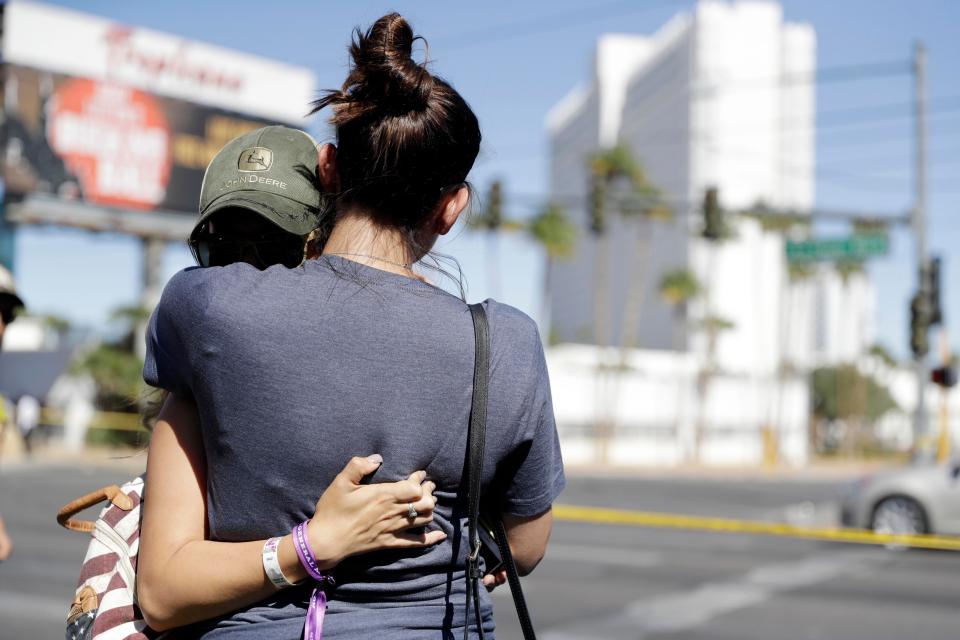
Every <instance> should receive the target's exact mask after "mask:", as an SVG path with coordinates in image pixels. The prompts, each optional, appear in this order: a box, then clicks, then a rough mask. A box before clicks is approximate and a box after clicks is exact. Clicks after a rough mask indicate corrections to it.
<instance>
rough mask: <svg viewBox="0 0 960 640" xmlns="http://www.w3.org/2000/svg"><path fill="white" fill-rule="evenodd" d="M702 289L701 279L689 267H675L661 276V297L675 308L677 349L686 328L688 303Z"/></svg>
mask: <svg viewBox="0 0 960 640" xmlns="http://www.w3.org/2000/svg"><path fill="white" fill-rule="evenodd" d="M701 291H703V287H702V286H701V285H700V281H699V280H697V277H696V276H695V275H694V274H693V272H692V271H690V270H689V269H674V270H672V271H668V272H667V273H665V274H663V277H662V278H660V297H661V298H662V299H663V301H664V302H666V303H667V304H668V305H670V307H671V308H672V310H673V331H674V334H673V347H674V348H675V349H677V350H679V349H680V342H681V340H680V338H681V337H682V335H683V332H684V331H685V329H686V322H687V321H686V310H687V303H688V302H689V301H690V300H691V299H693V298H695V297H697V296H698V295H700V292H701Z"/></svg>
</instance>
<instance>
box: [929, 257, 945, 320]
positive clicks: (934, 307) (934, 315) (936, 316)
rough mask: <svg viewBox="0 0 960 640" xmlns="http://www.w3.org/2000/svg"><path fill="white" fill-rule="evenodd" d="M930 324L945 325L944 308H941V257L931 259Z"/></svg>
mask: <svg viewBox="0 0 960 640" xmlns="http://www.w3.org/2000/svg"><path fill="white" fill-rule="evenodd" d="M929 269H930V273H929V275H928V277H929V278H930V324H943V307H941V306H940V256H936V257H934V258H931V259H930V267H929Z"/></svg>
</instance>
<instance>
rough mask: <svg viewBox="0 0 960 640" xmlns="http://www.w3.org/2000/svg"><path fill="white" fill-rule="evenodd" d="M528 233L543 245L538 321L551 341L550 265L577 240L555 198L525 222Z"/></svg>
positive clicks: (569, 254)
mask: <svg viewBox="0 0 960 640" xmlns="http://www.w3.org/2000/svg"><path fill="white" fill-rule="evenodd" d="M527 232H528V233H529V234H530V237H531V238H533V240H534V241H535V242H536V243H537V244H539V245H540V246H541V247H543V250H544V253H546V256H547V262H546V265H545V267H544V273H543V302H542V304H543V307H542V310H541V312H540V318H541V320H540V322H541V324H542V325H543V328H544V336H545V338H546V340H547V343H548V344H549V343H552V342H553V331H552V329H551V325H550V290H551V287H552V286H553V267H554V264H555V263H556V261H557V260H563V259H566V258H569V257H570V256H571V255H573V251H574V248H575V247H576V244H577V228H576V226H574V224H573V223H572V222H571V221H570V217H569V216H568V215H567V212H566V211H565V210H564V209H563V207H561V206H560V205H559V204H557V203H555V202H550V203H547V205H546V206H545V207H544V208H543V210H542V211H541V212H540V213H538V214H537V215H536V216H534V217H533V218H532V219H531V220H530V222H529V224H528V225H527Z"/></svg>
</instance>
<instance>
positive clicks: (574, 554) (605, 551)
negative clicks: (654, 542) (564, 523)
mask: <svg viewBox="0 0 960 640" xmlns="http://www.w3.org/2000/svg"><path fill="white" fill-rule="evenodd" d="M545 560H549V561H553V560H561V561H567V562H590V563H594V564H610V565H616V566H627V567H639V568H641V569H644V568H647V567H655V566H657V565H658V564H660V563H661V556H660V554H659V553H656V552H653V551H642V550H639V549H625V548H622V547H595V546H591V545H586V544H561V543H554V544H551V545H549V546H548V547H547V555H546V558H545Z"/></svg>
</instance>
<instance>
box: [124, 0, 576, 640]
mask: <svg viewBox="0 0 960 640" xmlns="http://www.w3.org/2000/svg"><path fill="white" fill-rule="evenodd" d="M414 40H415V38H414V33H413V31H412V29H411V27H410V25H409V24H408V23H407V21H406V20H405V19H404V18H403V17H401V16H400V15H398V14H395V13H393V14H389V15H386V16H384V17H382V18H380V19H379V20H377V21H376V23H374V25H373V26H372V27H370V29H369V30H367V31H366V32H360V31H359V30H358V31H357V33H356V36H355V38H354V41H353V43H352V45H351V47H350V55H351V59H352V63H351V67H350V71H349V74H348V76H347V78H346V81H345V82H344V84H343V86H342V87H341V88H340V89H338V90H333V91H329V92H327V93H326V94H325V95H324V96H323V97H321V98H320V99H319V100H318V101H317V102H316V103H315V104H314V107H315V109H314V110H315V111H320V110H323V109H327V108H329V109H330V110H331V112H332V113H331V116H330V121H331V122H332V124H333V125H334V126H335V128H336V146H334V145H324V146H322V147H321V148H320V150H319V175H320V181H321V183H322V186H323V188H324V190H325V191H327V192H328V193H331V194H333V195H334V197H335V212H334V214H333V215H334V219H333V221H332V222H333V228H332V231H331V233H330V236H329V240H328V241H327V244H326V246H325V248H324V250H323V254H322V255H321V256H320V257H319V258H317V259H314V260H307V261H305V262H304V263H303V264H302V265H301V266H299V267H297V268H295V269H286V268H283V267H279V266H277V267H270V268H268V269H265V270H263V271H259V270H257V269H255V268H253V267H250V266H249V265H246V264H234V265H230V266H227V267H214V268H208V269H195V270H187V271H184V272H181V273H179V274H177V275H176V276H174V278H173V279H171V281H170V282H169V284H168V285H167V287H166V290H165V291H164V294H163V298H162V300H161V302H160V304H159V306H158V307H157V310H156V312H155V314H154V317H153V319H152V320H151V323H150V328H149V331H148V336H147V342H148V356H147V364H146V366H145V372H147V374H148V375H147V377H148V381H149V382H151V383H152V384H154V385H156V386H162V387H164V388H166V389H168V390H171V391H173V392H174V393H180V394H188V395H190V396H192V397H193V398H194V399H195V401H196V404H197V407H198V409H199V411H200V415H201V419H202V424H203V434H202V436H203V437H202V445H194V448H195V449H199V450H194V451H190V450H189V449H190V447H187V448H186V449H187V450H186V451H184V450H179V453H178V451H177V450H174V449H176V448H174V447H171V450H170V451H166V453H165V454H164V453H161V454H162V455H165V456H166V459H175V458H176V456H181V457H182V458H184V459H191V458H195V457H197V456H200V457H201V458H202V459H204V460H205V465H206V474H207V477H206V485H207V487H208V492H207V496H206V503H205V505H202V506H204V509H201V510H200V511H199V514H201V515H200V516H198V515H197V514H198V511H197V505H196V503H194V504H193V505H192V506H190V507H186V506H184V505H183V504H182V502H183V500H184V499H183V498H181V497H178V496H172V495H165V496H164V495H159V496H154V495H151V497H150V498H151V500H153V501H154V505H153V507H152V508H153V509H154V512H153V513H154V514H161V515H162V517H163V519H164V521H165V522H177V521H179V520H181V519H184V518H188V519H189V518H197V517H201V518H203V517H205V523H204V524H203V526H204V527H206V533H205V537H206V538H207V539H211V540H219V541H224V542H232V543H236V544H235V546H236V548H237V549H238V553H237V555H236V560H231V561H230V562H229V563H224V562H222V561H220V562H217V563H215V564H216V566H210V564H211V563H210V562H208V563H206V564H205V563H204V559H203V558H202V557H198V558H197V559H196V562H197V565H198V566H196V567H192V568H190V569H189V570H188V569H186V568H183V569H177V570H178V571H183V573H184V576H183V577H184V580H186V579H189V578H191V576H190V575H187V574H189V573H191V572H192V579H193V580H194V584H193V588H192V589H191V590H190V593H191V594H192V595H189V596H184V595H182V594H170V593H160V592H158V590H157V588H156V585H157V584H158V582H157V581H156V580H155V579H153V580H151V578H149V577H145V576H144V575H141V576H140V578H139V582H138V586H139V588H140V592H139V597H140V606H141V608H142V610H143V612H144V614H145V616H146V618H147V621H148V623H150V624H151V626H152V627H154V628H157V629H169V628H172V627H177V626H180V625H182V624H185V623H193V624H192V625H191V626H189V627H186V628H183V629H178V630H177V631H175V632H174V633H173V636H172V637H177V638H181V637H182V638H204V639H205V640H213V639H216V640H219V639H221V638H224V639H230V640H234V639H246V638H250V639H253V638H256V639H258V640H260V639H268V640H270V639H277V640H280V639H285V640H295V639H296V638H299V637H300V635H301V633H302V634H303V636H304V638H305V639H306V640H314V639H315V638H325V639H327V640H331V639H333V640H338V639H343V640H351V639H360V638H373V637H377V638H390V639H396V640H414V639H416V640H422V639H424V638H437V639H440V638H452V637H454V635H455V634H460V635H464V634H466V635H468V636H470V637H479V636H480V633H481V632H480V629H478V628H477V622H476V621H475V620H474V619H473V616H467V612H466V611H465V610H464V607H463V602H464V596H465V594H466V578H465V574H464V566H465V562H466V557H467V534H466V529H467V517H466V509H465V506H466V505H465V502H466V487H465V485H464V484H463V479H464V459H465V455H466V448H467V429H468V423H469V415H470V408H471V396H472V380H473V369H474V334H473V324H472V321H471V314H470V311H469V309H468V306H467V304H466V303H465V302H464V300H463V299H462V298H461V297H457V296H454V295H451V294H449V293H447V292H446V291H444V290H443V289H440V288H438V287H435V286H433V285H431V284H429V283H427V282H426V281H424V279H423V278H422V277H421V276H419V275H418V274H417V273H416V272H415V271H414V270H413V267H414V265H415V264H416V263H418V262H420V261H422V260H423V259H424V258H425V257H428V256H429V255H430V251H431V249H432V247H433V245H434V243H435V242H436V240H437V238H438V237H439V236H441V235H444V234H446V233H447V232H449V231H450V229H451V228H452V227H453V226H454V224H455V223H456V222H457V220H458V219H459V217H460V215H461V214H462V213H463V211H464V210H465V209H466V207H467V205H468V203H469V199H470V188H469V185H468V184H467V182H466V179H467V174H468V173H469V171H470V169H471V168H472V166H473V163H474V161H475V159H476V157H477V153H478V152H479V148H480V139H481V136H480V127H479V124H478V121H477V118H476V116H475V115H474V113H473V111H472V110H471V109H470V107H469V105H468V104H467V103H466V101H465V100H464V99H463V97H462V96H461V95H460V94H459V93H458V92H457V91H456V90H455V89H454V88H453V87H452V86H451V85H450V84H449V83H447V82H446V81H445V80H443V79H442V78H440V77H438V76H435V75H433V74H432V73H431V72H430V71H429V70H428V69H427V68H426V66H425V65H424V64H420V63H418V62H416V61H415V60H414V59H413V57H412V48H413V44H414ZM484 306H485V309H486V312H487V316H488V318H489V324H490V343H491V352H490V370H489V397H490V401H489V405H488V413H487V437H486V451H485V455H484V465H483V476H482V479H481V486H482V493H483V496H484V500H485V502H486V503H487V504H488V506H489V507H491V508H493V509H495V510H499V511H500V513H502V515H503V519H504V522H505V525H506V528H507V539H508V542H509V544H510V547H511V549H512V551H513V554H514V558H515V561H516V563H517V565H518V568H519V570H520V572H521V574H525V573H529V572H530V571H532V570H533V568H534V567H535V566H536V565H537V563H538V562H539V561H540V559H541V558H542V557H543V555H544V552H545V549H546V544H547V540H548V538H549V534H550V529H551V505H552V503H553V501H554V499H555V498H556V497H557V495H558V494H559V493H560V491H561V490H562V488H563V485H564V475H563V464H562V460H561V457H560V449H559V444H558V440H557V432H556V426H555V423H554V417H553V408H552V404H551V399H550V386H549V380H548V377H547V370H546V365H545V361H544V354H543V348H542V344H541V341H540V336H539V335H538V332H537V328H536V325H535V324H534V322H533V321H532V320H531V319H530V318H528V317H527V316H525V315H524V314H523V313H521V312H520V311H518V310H516V309H514V308H512V307H509V306H507V305H503V304H500V303H497V302H495V301H493V300H487V301H486V302H485V303H484ZM193 439H194V440H198V439H199V438H198V437H197V436H194V437H193ZM370 450H373V451H379V452H382V454H383V462H382V464H381V465H380V467H379V469H378V470H377V471H376V473H375V474H373V475H372V477H370V479H369V481H370V482H372V483H373V484H374V485H376V484H378V483H391V482H396V481H400V480H403V479H404V478H407V477H408V476H410V474H411V473H413V472H414V471H416V470H418V469H422V470H424V471H425V477H422V478H418V479H419V480H421V481H426V482H429V483H432V486H435V489H434V492H433V495H434V499H435V504H434V509H433V512H432V514H431V517H429V518H425V519H421V518H418V514H417V513H416V511H417V509H416V506H415V505H416V499H417V498H422V496H423V493H422V490H420V491H419V492H417V491H413V489H414V488H415V487H413V486H411V495H409V496H403V498H402V500H401V501H405V502H408V503H409V504H407V505H406V507H405V509H406V511H407V512H408V513H407V515H408V516H409V518H410V520H409V522H410V525H411V529H410V531H409V532H408V533H407V534H406V538H405V541H406V542H408V544H397V545H395V546H394V547H393V548H387V549H382V550H378V551H373V552H367V553H361V552H357V551H355V550H354V551H349V552H345V551H344V548H343V547H344V545H343V544H342V543H339V542H337V541H334V542H331V540H330V536H329V535H321V532H320V531H319V529H318V528H320V529H322V528H323V527H324V526H329V527H335V526H337V524H336V523H335V522H329V521H327V522H326V523H324V522H317V521H316V520H317V519H313V520H311V516H312V515H313V514H314V510H315V509H316V510H317V513H319V512H320V510H319V509H318V505H317V499H318V496H320V494H321V493H322V492H323V490H324V488H325V487H327V486H328V485H330V483H332V482H338V480H337V472H338V471H339V469H340V468H341V467H342V466H343V464H344V462H345V461H346V459H347V458H349V457H350V455H351V452H354V451H370ZM150 455H151V456H154V451H153V450H152V448H151V454H150ZM151 473H154V472H153V470H151ZM163 473H164V471H163V467H159V468H158V469H157V474H156V475H161V476H162V475H163ZM156 475H154V476H151V483H152V484H151V487H154V486H157V484H160V485H163V479H162V478H161V479H160V480H159V481H158V479H157V477H156ZM196 483H197V484H198V485H201V486H202V483H203V479H202V478H197V479H196ZM411 484H412V485H416V484H417V483H416V482H414V483H411ZM418 486H419V485H418ZM361 488H363V487H361ZM192 493H200V492H192ZM192 493H191V495H192ZM414 494H416V495H414ZM190 500H194V501H195V500H196V498H190ZM382 500H384V501H386V500H397V496H392V495H391V496H385V497H383V498H382ZM377 506H378V507H379V506H380V505H377ZM204 510H205V514H204ZM148 515H149V514H148ZM156 517H160V516H156ZM424 520H426V521H424ZM193 526H197V525H196V524H194V525H193ZM159 529H160V527H156V529H155V530H159ZM291 532H292V535H291V537H290V538H284V539H283V540H284V544H288V545H292V547H293V549H292V550H288V551H286V552H285V555H284V552H283V549H282V548H281V549H280V551H281V553H280V556H281V557H280V561H279V562H278V561H277V559H276V557H273V556H271V558H272V559H271V560H270V561H269V563H268V561H267V545H264V554H263V569H261V570H260V572H259V574H258V572H257V571H256V568H257V564H258V563H259V562H260V555H259V554H258V553H256V547H258V546H259V545H260V544H263V540H264V539H272V538H271V536H283V535H284V534H287V533H291ZM327 534H329V531H328V532H327ZM338 535H340V537H343V538H351V537H353V538H360V539H363V538H364V536H366V535H370V533H369V532H367V533H363V532H355V531H342V532H341V533H340V534H338ZM163 537H164V536H163V534H162V533H155V535H154V538H153V539H148V529H147V522H146V520H145V523H144V533H143V535H142V542H141V544H142V545H143V550H142V551H141V554H143V553H144V552H148V548H151V549H152V551H153V552H154V553H156V550H157V549H158V548H162V547H163V545H164V544H165V543H164V541H163ZM288 540H289V542H287V541H288ZM249 541H256V542H249ZM168 544H169V543H168ZM244 545H245V546H244ZM241 547H242V548H241ZM148 555H149V553H148ZM276 555H277V554H276V553H275V550H274V556H276ZM143 558H144V557H143V555H141V563H143V562H144V559H143ZM211 562H212V561H211ZM271 563H272V564H271ZM268 564H269V565H270V567H271V568H272V572H273V573H274V574H276V573H277V572H280V573H281V574H282V575H283V578H284V579H285V580H286V581H287V582H291V583H296V585H295V586H289V587H287V586H283V587H278V588H274V589H273V591H272V592H269V595H267V596H266V597H264V593H265V591H264V589H265V586H264V585H265V584H267V585H270V580H269V579H268V578H269V575H268V574H269V573H270V572H271V568H268ZM241 568H242V569H243V570H241ZM145 569H146V567H144V566H141V571H143V570H145ZM162 570H163V568H162V567H158V566H156V565H155V566H153V567H151V568H150V569H149V570H147V575H152V576H156V574H157V573H158V572H160V571H162ZM502 580H503V576H502V574H500V575H496V576H494V575H490V576H487V577H486V578H485V579H484V581H485V583H486V584H487V586H488V588H492V587H493V586H495V583H499V582H502ZM281 584H282V582H281ZM199 594H202V596H201V595H199ZM479 600H480V603H479V604H480V606H479V609H480V619H481V624H482V628H483V634H484V635H485V637H486V638H493V637H494V622H493V609H492V605H491V602H490V599H489V596H487V594H486V593H485V592H483V591H482V590H481V597H480V599H479Z"/></svg>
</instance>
